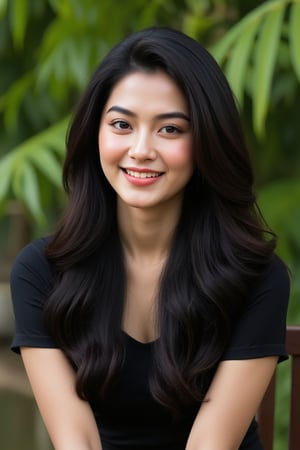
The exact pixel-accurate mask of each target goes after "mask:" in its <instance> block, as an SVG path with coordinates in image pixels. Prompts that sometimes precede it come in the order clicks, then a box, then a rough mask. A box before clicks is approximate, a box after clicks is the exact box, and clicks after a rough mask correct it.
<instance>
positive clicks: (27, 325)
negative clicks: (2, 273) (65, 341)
mask: <svg viewBox="0 0 300 450" xmlns="http://www.w3.org/2000/svg"><path fill="white" fill-rule="evenodd" d="M45 244H46V238H42V239H38V240H36V241H33V242H32V243H30V244H28V245H27V246H26V247H25V248H24V249H23V250H22V251H21V252H20V253H19V255H18V256H17V258H16V260H15V262H14V265H13V267H12V271H11V276H10V285H11V296H12V303H13V310H14V317H15V333H14V337H13V341H12V344H11V349H12V350H13V351H14V352H16V353H19V352H20V347H21V346H26V347H45V348H55V347H57V346H56V345H55V343H54V341H53V340H52V338H51V337H50V336H49V334H48V333H47V331H46V328H45V325H44V321H43V308H44V304H45V301H46V299H47V297H48V295H49V292H50V289H51V283H52V274H51V270H50V266H49V263H48V261H47V259H46V256H45V252H44V250H45Z"/></svg>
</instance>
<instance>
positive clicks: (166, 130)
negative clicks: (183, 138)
mask: <svg viewBox="0 0 300 450" xmlns="http://www.w3.org/2000/svg"><path fill="white" fill-rule="evenodd" d="M160 131H162V132H163V133H166V134H178V133H181V130H180V129H179V128H177V127H175V126H174V125H166V126H165V127H162V128H161V129H160Z"/></svg>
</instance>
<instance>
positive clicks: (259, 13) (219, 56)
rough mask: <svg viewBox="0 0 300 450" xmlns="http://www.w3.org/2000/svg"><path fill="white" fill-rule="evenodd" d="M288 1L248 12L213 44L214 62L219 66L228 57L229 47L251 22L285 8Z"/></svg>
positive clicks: (268, 4)
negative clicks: (279, 8)
mask: <svg viewBox="0 0 300 450" xmlns="http://www.w3.org/2000/svg"><path fill="white" fill-rule="evenodd" d="M287 3H289V0H271V1H268V2H266V3H263V4H262V5H260V6H258V7H257V8H255V9H253V10H252V11H251V12H249V13H248V14H247V15H246V16H245V17H244V18H243V19H242V20H240V21H239V22H237V23H236V24H235V25H234V26H233V27H232V28H231V29H230V30H229V31H227V32H226V33H225V34H224V36H223V37H222V38H221V39H219V41H218V42H217V43H216V44H214V45H213V46H212V47H211V48H210V51H211V53H212V54H213V56H214V57H215V58H216V60H217V61H218V62H219V64H221V63H222V62H223V61H224V60H225V59H226V58H227V56H228V52H229V50H230V47H231V45H233V44H234V42H235V41H236V40H237V39H239V38H240V36H242V35H243V33H244V30H245V29H246V28H247V27H248V25H249V24H250V23H251V22H253V21H254V22H255V21H257V20H261V19H262V18H263V17H264V16H265V15H268V14H269V13H270V11H272V10H274V8H277V7H281V8H283V7H285V5H286V4H287Z"/></svg>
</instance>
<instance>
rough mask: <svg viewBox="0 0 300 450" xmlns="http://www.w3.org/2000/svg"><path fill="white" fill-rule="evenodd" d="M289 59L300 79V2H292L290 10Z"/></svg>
mask: <svg viewBox="0 0 300 450" xmlns="http://www.w3.org/2000/svg"><path fill="white" fill-rule="evenodd" d="M289 32H290V51H291V60H292V63H293V66H294V69H295V72H296V75H297V77H298V79H299V81H300V3H294V4H293V5H292V6H291V10H290V29H289Z"/></svg>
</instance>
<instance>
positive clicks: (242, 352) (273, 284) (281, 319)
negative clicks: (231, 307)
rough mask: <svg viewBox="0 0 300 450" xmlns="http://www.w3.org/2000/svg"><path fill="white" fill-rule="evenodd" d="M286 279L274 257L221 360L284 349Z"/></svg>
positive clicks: (281, 354)
mask: <svg viewBox="0 0 300 450" xmlns="http://www.w3.org/2000/svg"><path fill="white" fill-rule="evenodd" d="M289 292H290V279H289V275H288V271H287V269H286V267H285V265H284V264H283V262H282V261H281V260H280V259H279V258H278V257H277V256H274V258H273V260H272V262H271V264H270V266H269V268H268V269H267V271H266V273H265V274H264V276H262V278H261V280H260V281H259V282H258V283H257V286H256V287H255V288H254V290H253V292H252V295H251V299H250V301H249V303H248V305H247V307H246V308H245V310H244V311H243V313H242V315H241V317H240V318H239V320H238V322H237V324H236V327H235V329H234V332H233V335H232V339H231V342H230V344H229V346H228V348H227V350H226V351H225V354H224V355H223V358H222V359H223V360H229V359H251V358H261V357H265V356H278V357H279V361H283V360H285V359H287V358H288V356H287V353H286V348H285V335H286V317H287V308H288V301H289Z"/></svg>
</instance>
